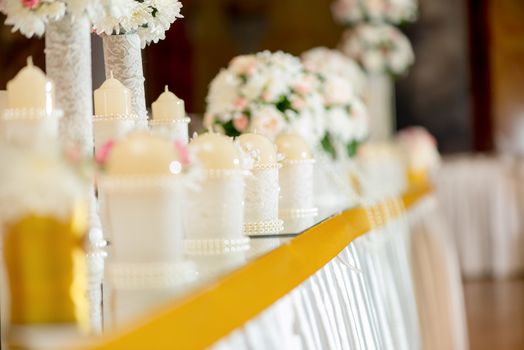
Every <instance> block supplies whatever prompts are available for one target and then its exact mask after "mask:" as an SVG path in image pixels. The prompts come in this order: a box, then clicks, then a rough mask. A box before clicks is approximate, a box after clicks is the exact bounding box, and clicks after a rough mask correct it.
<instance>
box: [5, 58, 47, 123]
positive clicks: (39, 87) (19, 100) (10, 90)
mask: <svg viewBox="0 0 524 350" xmlns="http://www.w3.org/2000/svg"><path fill="white" fill-rule="evenodd" d="M53 103H54V89H53V83H52V82H51V81H50V80H49V79H47V77H46V76H45V74H44V72H43V71H42V70H41V69H40V68H38V67H36V66H34V65H33V60H32V58H31V57H29V58H28V59H27V66H25V67H24V68H22V70H20V72H18V74H17V75H16V76H15V77H14V78H13V80H11V81H10V82H8V83H7V107H8V108H9V109H19V110H22V109H23V110H27V109H31V110H39V111H45V113H46V114H51V113H52V112H53Z"/></svg>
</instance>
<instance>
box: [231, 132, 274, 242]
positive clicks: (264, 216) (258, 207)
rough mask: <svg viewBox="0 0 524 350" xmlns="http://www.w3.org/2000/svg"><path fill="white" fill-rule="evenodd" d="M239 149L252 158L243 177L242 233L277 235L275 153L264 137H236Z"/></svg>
mask: <svg viewBox="0 0 524 350" xmlns="http://www.w3.org/2000/svg"><path fill="white" fill-rule="evenodd" d="M238 142H239V144H240V147H242V149H243V151H244V152H245V153H246V154H248V155H249V156H250V157H252V159H253V161H254V163H253V169H252V170H251V174H250V175H249V176H247V177H246V190H245V198H244V199H245V201H244V202H245V215H244V217H245V223H244V233H245V234H246V235H249V236H254V235H268V234H278V233H280V232H281V231H282V221H281V220H280V219H279V218H278V197H279V192H280V187H279V184H278V168H279V164H278V162H277V151H276V147H275V145H274V144H273V143H272V142H271V141H270V140H269V139H268V138H267V137H265V136H262V135H258V134H244V135H242V136H240V137H239V138H238Z"/></svg>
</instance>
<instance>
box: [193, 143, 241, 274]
mask: <svg viewBox="0 0 524 350" xmlns="http://www.w3.org/2000/svg"><path fill="white" fill-rule="evenodd" d="M189 149H190V150H191V151H192V152H194V154H195V156H196V158H197V161H199V162H201V163H202V166H203V168H204V170H203V176H202V177H203V178H202V180H201V182H200V183H199V186H198V187H195V188H193V189H191V190H190V191H189V196H188V201H187V221H186V222H187V224H186V225H187V231H186V239H185V249H186V254H187V255H188V257H190V258H191V259H192V260H193V261H195V263H196V264H197V267H198V270H199V273H200V274H201V275H202V276H208V275H211V274H213V273H216V272H218V271H221V270H223V269H228V268H233V267H236V266H238V265H240V264H241V263H242V262H244V261H245V252H246V250H248V249H249V238H248V237H246V236H244V233H243V224H244V205H243V202H244V176H245V170H244V169H243V168H242V166H241V165H242V164H241V155H240V152H239V150H238V149H237V148H236V147H235V145H234V144H233V142H232V141H231V140H230V139H229V138H227V137H225V136H223V135H219V134H211V133H209V134H204V135H201V136H198V137H197V138H195V139H193V140H192V141H191V142H190V144H189Z"/></svg>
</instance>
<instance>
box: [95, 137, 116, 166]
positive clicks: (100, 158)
mask: <svg viewBox="0 0 524 350" xmlns="http://www.w3.org/2000/svg"><path fill="white" fill-rule="evenodd" d="M114 145H115V140H109V141H107V142H106V143H104V145H103V146H102V147H101V148H100V150H98V152H96V154H95V162H96V163H97V164H98V165H104V164H105V162H106V160H107V157H108V156H109V153H111V150H112V149H113V146H114Z"/></svg>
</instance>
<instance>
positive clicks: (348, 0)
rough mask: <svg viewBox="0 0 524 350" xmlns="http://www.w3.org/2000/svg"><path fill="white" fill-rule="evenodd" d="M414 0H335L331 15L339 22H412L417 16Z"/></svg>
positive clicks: (416, 6)
mask: <svg viewBox="0 0 524 350" xmlns="http://www.w3.org/2000/svg"><path fill="white" fill-rule="evenodd" d="M417 10H418V4H417V1H415V0H336V1H335V2H333V4H332V5H331V12H332V13H333V16H334V17H335V19H336V20H337V22H340V23H341V24H345V25H347V24H354V23H358V22H377V21H378V22H389V23H395V24H397V23H404V22H412V21H414V20H415V19H416V18H417Z"/></svg>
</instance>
